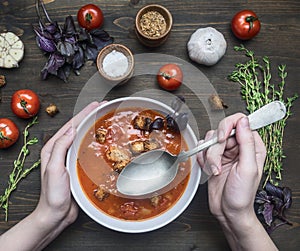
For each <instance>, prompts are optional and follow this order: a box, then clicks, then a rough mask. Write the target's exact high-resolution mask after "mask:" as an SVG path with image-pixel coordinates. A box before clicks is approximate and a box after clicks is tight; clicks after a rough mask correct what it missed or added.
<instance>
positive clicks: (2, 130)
mask: <svg viewBox="0 0 300 251" xmlns="http://www.w3.org/2000/svg"><path fill="white" fill-rule="evenodd" d="M19 134H20V133H19V129H18V127H17V126H16V124H15V123H14V122H13V121H12V120H10V119H7V118H0V149H3V148H8V147H10V146H11V145H13V144H14V143H16V141H17V140H18V138H19Z"/></svg>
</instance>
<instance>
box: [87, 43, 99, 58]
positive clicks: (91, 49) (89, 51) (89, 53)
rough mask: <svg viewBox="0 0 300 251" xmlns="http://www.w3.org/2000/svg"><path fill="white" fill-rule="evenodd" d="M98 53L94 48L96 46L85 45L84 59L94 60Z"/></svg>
mask: <svg viewBox="0 0 300 251" xmlns="http://www.w3.org/2000/svg"><path fill="white" fill-rule="evenodd" d="M98 53H99V51H98V49H97V48H96V46H94V45H86V48H85V59H86V60H92V61H96V59H97V55H98Z"/></svg>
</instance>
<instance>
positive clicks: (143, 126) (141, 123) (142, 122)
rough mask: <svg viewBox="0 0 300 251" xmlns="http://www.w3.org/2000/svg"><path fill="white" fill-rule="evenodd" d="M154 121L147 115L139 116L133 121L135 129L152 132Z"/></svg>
mask: <svg viewBox="0 0 300 251" xmlns="http://www.w3.org/2000/svg"><path fill="white" fill-rule="evenodd" d="M151 123H152V119H151V118H150V117H148V116H146V115H142V114H139V115H137V116H136V117H135V118H134V120H133V127H134V128H135V129H140V130H144V131H149V130H150V125H151Z"/></svg>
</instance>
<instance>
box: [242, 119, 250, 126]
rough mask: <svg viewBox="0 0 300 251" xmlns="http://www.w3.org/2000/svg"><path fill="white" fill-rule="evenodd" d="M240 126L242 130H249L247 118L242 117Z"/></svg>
mask: <svg viewBox="0 0 300 251" xmlns="http://www.w3.org/2000/svg"><path fill="white" fill-rule="evenodd" d="M241 126H242V127H243V128H249V119H248V117H244V118H242V119H241Z"/></svg>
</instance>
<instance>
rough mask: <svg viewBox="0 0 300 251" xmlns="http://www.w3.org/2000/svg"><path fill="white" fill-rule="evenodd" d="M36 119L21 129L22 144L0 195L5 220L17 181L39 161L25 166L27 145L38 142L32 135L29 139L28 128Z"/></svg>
mask: <svg viewBox="0 0 300 251" xmlns="http://www.w3.org/2000/svg"><path fill="white" fill-rule="evenodd" d="M37 123H38V120H37V117H35V118H34V119H33V120H32V121H31V122H30V123H29V124H28V125H27V126H26V127H25V129H24V131H23V140H24V143H23V146H22V148H21V150H20V152H19V155H18V157H17V159H16V160H15V161H14V163H13V164H14V168H13V170H12V172H11V173H10V175H9V180H8V186H7V187H6V189H5V191H4V193H3V194H2V195H1V196H0V208H2V209H3V210H4V211H5V221H7V220H8V208H9V198H10V195H11V194H12V192H13V191H14V190H16V189H17V186H18V184H19V182H20V181H21V180H22V179H23V178H25V177H26V176H27V175H28V174H29V173H30V172H31V171H32V170H33V169H35V168H37V167H38V166H39V165H40V163H41V161H40V160H37V161H36V162H34V163H33V164H32V165H31V166H30V167H29V168H25V161H26V157H27V156H28V155H29V148H28V147H29V146H31V145H35V144H37V143H38V139H37V138H36V137H33V138H31V139H29V131H28V130H29V128H30V127H32V126H33V125H35V124H37Z"/></svg>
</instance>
